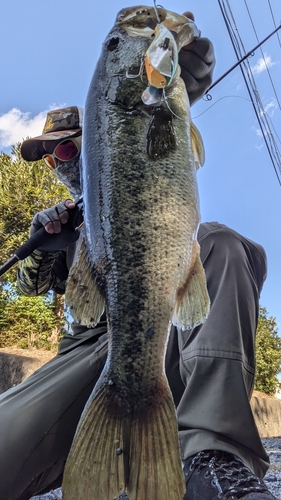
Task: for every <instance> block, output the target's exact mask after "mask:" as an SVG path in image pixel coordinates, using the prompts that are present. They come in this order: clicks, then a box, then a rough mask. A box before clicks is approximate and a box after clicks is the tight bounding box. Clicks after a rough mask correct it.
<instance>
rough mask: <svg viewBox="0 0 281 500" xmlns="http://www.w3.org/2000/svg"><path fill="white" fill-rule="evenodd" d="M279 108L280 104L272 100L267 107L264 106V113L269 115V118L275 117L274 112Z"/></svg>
mask: <svg viewBox="0 0 281 500" xmlns="http://www.w3.org/2000/svg"><path fill="white" fill-rule="evenodd" d="M277 108H278V104H277V102H276V99H271V101H269V102H268V103H267V104H266V105H265V106H264V111H265V113H267V114H268V115H269V116H273V115H274V111H276V109H277Z"/></svg>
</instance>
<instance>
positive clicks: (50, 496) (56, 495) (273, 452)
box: [30, 438, 281, 500]
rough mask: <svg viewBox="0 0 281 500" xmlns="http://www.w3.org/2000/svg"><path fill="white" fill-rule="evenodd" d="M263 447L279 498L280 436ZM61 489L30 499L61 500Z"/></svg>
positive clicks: (269, 476) (267, 479)
mask: <svg viewBox="0 0 281 500" xmlns="http://www.w3.org/2000/svg"><path fill="white" fill-rule="evenodd" d="M262 442H263V444H264V447H265V449H266V451H267V453H268V454H269V457H270V461H271V465H270V468H269V470H268V473H267V474H266V476H265V478H264V480H265V482H266V485H267V487H268V489H269V490H270V491H271V493H272V494H273V495H275V497H276V498H277V499H278V500H281V438H270V439H263V440H262ZM122 497H123V500H125V499H128V497H126V496H125V495H124V496H123V495H121V497H120V499H121V498H122ZM61 498H62V494H61V489H60V488H58V489H57V490H55V491H52V492H50V493H47V494H45V495H39V496H35V497H32V499H30V500H61Z"/></svg>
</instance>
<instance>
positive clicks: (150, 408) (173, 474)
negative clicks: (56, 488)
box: [62, 377, 185, 500]
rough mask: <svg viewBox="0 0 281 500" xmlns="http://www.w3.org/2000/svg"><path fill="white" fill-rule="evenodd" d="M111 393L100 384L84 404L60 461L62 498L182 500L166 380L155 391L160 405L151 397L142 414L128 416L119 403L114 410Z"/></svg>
mask: <svg viewBox="0 0 281 500" xmlns="http://www.w3.org/2000/svg"><path fill="white" fill-rule="evenodd" d="M112 388H113V385H111V386H110V385H108V383H107V384H106V383H105V384H103V385H102V386H101V388H99V389H100V390H99V389H98V391H97V392H98V393H95V390H94V393H93V394H92V395H91V396H90V398H89V400H88V402H87V404H86V408H85V410H84V412H83V414H82V417H81V419H80V422H79V424H78V428H77V431H76V434H75V437H74V440H73V444H72V447H71V450H70V453H69V456H68V459H67V462H66V467H65V471H64V477H63V484H62V491H63V498H64V499H65V500H77V499H78V498H79V499H82V498H83V500H92V499H95V498H96V499H103V500H112V499H113V498H116V497H118V496H119V495H120V493H122V492H124V491H126V492H127V494H128V497H129V498H130V500H148V499H149V500H159V499H160V498H161V500H171V498H173V500H182V498H183V495H184V492H185V483H184V476H183V472H182V466H181V459H180V449H179V441H178V427H177V420H176V413H175V408H174V403H173V400H172V396H171V393H170V390H169V388H168V385H167V381H166V379H164V377H163V383H162V382H161V384H160V387H159V389H160V391H159V392H156V394H161V400H160V401H155V394H154V393H153V397H152V396H151V399H152V400H153V402H152V401H150V404H148V405H147V406H146V405H144V406H143V408H142V410H140V408H138V410H134V408H131V410H129V411H128V407H129V404H128V403H127V406H126V407H125V406H124V407H123V406H122V403H121V402H120V400H119V403H118V404H115V405H114V403H113V401H114V395H115V396H116V392H115V391H114V388H113V389H112ZM110 389H111V390H110ZM115 389H117V387H115ZM117 392H118V389H117ZM117 397H118V394H117ZM116 399H117V398H116ZM120 399H121V401H122V399H124V395H122V397H121V398H120ZM139 402H140V401H139V400H138V404H139ZM154 402H155V404H154ZM171 493H172V495H171Z"/></svg>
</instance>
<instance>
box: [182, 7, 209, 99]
mask: <svg viewBox="0 0 281 500" xmlns="http://www.w3.org/2000/svg"><path fill="white" fill-rule="evenodd" d="M183 15H184V16H186V17H188V18H189V19H191V20H192V21H194V16H193V14H192V13H191V12H185V13H184V14H183ZM215 62H216V61H215V54H214V47H213V44H212V42H211V41H210V40H209V39H208V38H201V37H199V38H196V39H195V40H193V41H192V42H191V43H189V44H188V45H185V46H184V47H182V49H181V51H180V53H179V64H180V66H181V77H182V79H183V81H184V83H185V86H186V90H187V93H188V97H189V101H190V105H191V106H192V105H193V104H194V103H195V102H196V101H198V100H199V99H200V98H201V97H202V96H203V95H204V93H205V92H206V90H207V89H208V88H209V87H210V85H211V83H212V75H213V70H214V67H215Z"/></svg>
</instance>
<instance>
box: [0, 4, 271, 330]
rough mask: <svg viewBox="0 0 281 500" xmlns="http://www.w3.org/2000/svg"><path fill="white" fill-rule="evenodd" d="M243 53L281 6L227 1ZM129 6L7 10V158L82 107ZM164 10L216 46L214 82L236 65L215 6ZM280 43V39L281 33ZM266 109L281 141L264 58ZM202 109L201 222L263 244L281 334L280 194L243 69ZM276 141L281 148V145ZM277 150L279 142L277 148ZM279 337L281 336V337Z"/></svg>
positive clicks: (266, 292)
mask: <svg viewBox="0 0 281 500" xmlns="http://www.w3.org/2000/svg"><path fill="white" fill-rule="evenodd" d="M229 4H230V6H231V8H232V11H233V15H234V18H235V22H236V25H237V27H238V30H239V34H240V36H241V38H242V40H243V44H244V46H245V50H246V52H248V51H250V50H251V49H252V48H253V47H254V46H255V45H256V44H257V39H256V36H255V33H254V30H253V27H252V25H251V22H250V18H249V15H248V12H247V8H246V7H248V9H249V11H250V14H251V16H252V19H253V22H254V26H255V29H256V33H257V35H258V38H259V39H260V40H262V39H263V38H265V37H266V36H267V35H268V34H269V33H270V32H271V31H273V29H274V24H273V20H272V17H271V11H270V7H271V10H272V12H273V15H274V18H275V22H276V24H277V25H279V24H280V22H281V2H280V0H270V1H269V0H247V2H246V1H245V0H230V1H229ZM130 5H136V2H135V1H130V0H127V1H126V2H125V3H123V2H121V1H120V0H114V2H112V0H103V1H100V2H97V1H95V2H94V1H93V0H80V1H79V2H78V3H77V1H75V2H74V1H73V0H48V2H38V0H25V1H24V2H23V1H22V0H10V1H9V2H4V3H3V5H2V7H1V14H2V16H1V18H2V23H1V31H0V47H1V49H0V67H1V79H0V89H1V92H0V96H1V98H0V150H1V151H4V152H7V153H10V150H11V145H12V144H15V143H16V142H17V141H20V140H22V138H24V137H26V136H27V135H29V136H32V135H38V134H40V133H41V130H42V127H43V124H44V121H45V115H46V112H47V111H48V110H49V109H50V108H54V107H61V106H64V105H78V106H82V107H83V106H84V103H85V99H86V94H87V90H88V86H89V83H90V80H91V76H92V74H93V71H94V68H95V64H96V61H97V59H98V57H99V54H100V50H101V44H102V42H103V40H104V38H105V36H106V34H107V33H108V31H109V30H110V28H111V26H112V25H113V23H114V20H115V16H116V14H117V12H118V11H119V10H120V9H121V8H123V7H126V6H130ZM162 5H163V6H164V7H165V8H167V9H170V10H174V11H176V12H179V13H182V12H184V11H186V10H191V11H192V12H194V14H195V18H196V23H197V25H198V27H199V29H200V30H201V32H202V36H207V37H209V38H210V39H211V40H212V41H213V43H214V46H215V52H216V59H217V64H216V68H215V73H214V81H215V80H216V79H217V78H219V77H220V76H221V75H222V74H223V73H224V72H225V71H227V70H228V69H229V68H230V67H231V66H232V65H233V64H235V62H236V56H235V54H234V51H233V48H232V45H231V42H230V39H229V35H228V33H227V30H226V27H225V24H224V21H223V18H222V15H221V11H220V9H219V4H218V2H217V1H216V0H199V1H198V0H189V2H186V3H185V2H184V1H183V0H173V2H166V3H165V4H163V3H162ZM279 38H280V39H281V30H280V31H279ZM262 49H263V52H264V55H265V57H266V61H267V66H268V68H269V71H270V75H271V78H272V81H273V83H274V87H275V91H276V94H277V97H278V98H279V99H280V100H281V79H280V70H281V48H280V44H279V41H278V39H277V36H276V35H275V36H274V37H272V38H271V39H270V40H269V41H268V42H266V43H265V44H264V45H263V46H262ZM249 61H250V64H251V67H252V68H253V71H254V74H255V80H256V84H257V88H258V91H259V94H260V96H261V99H262V102H263V105H264V107H265V109H266V110H267V113H268V116H269V117H270V120H271V123H272V125H273V126H274V129H275V130H276V132H277V134H279V138H280V137H281V130H280V125H281V112H280V108H279V106H278V102H277V99H276V96H275V93H274V90H273V87H272V85H271V83H270V79H269V77H268V74H267V71H266V68H265V65H264V63H263V60H262V54H261V52H260V50H257V51H256V53H255V54H254V55H253V57H251V58H250V59H249ZM211 95H212V100H211V101H206V100H201V101H199V102H198V103H197V104H196V105H195V106H194V107H193V108H192V116H193V119H194V122H195V124H196V126H197V127H198V128H199V130H200V131H201V134H202V136H203V139H204V144H205V149H206V163H205V166H204V167H203V168H202V169H201V170H200V171H199V173H198V183H199V190H200V198H201V218H202V220H203V221H211V220H217V221H219V222H222V223H224V224H227V225H229V226H230V227H232V228H234V229H235V230H237V231H239V232H241V233H242V234H243V235H245V236H247V237H249V238H250V239H253V240H256V241H257V242H259V243H260V244H262V245H263V246H264V248H265V250H266V252H267V256H268V278H267V281H266V283H265V285H264V289H263V292H262V296H261V303H262V305H264V306H265V307H266V308H267V309H268V312H269V314H270V315H272V316H274V317H275V318H276V320H277V323H278V325H280V326H281V309H280V306H281V224H280V216H281V187H280V185H279V183H278V180H277V177H276V174H275V172H274V169H273V166H272V164H271V161H270V157H269V155H268V152H267V149H266V146H265V143H264V140H263V138H262V137H261V135H260V131H259V126H258V122H257V119H256V116H255V114H254V110H253V107H252V105H251V102H250V101H249V96H248V93H247V90H246V87H245V84H244V80H243V78H242V74H241V71H240V69H239V68H237V69H235V70H234V71H233V72H232V73H231V74H230V75H229V76H227V77H226V78H225V79H224V80H223V81H222V82H221V83H219V84H218V85H217V86H216V87H215V88H214V89H213V91H212V92H211ZM278 140H279V139H278ZM278 146H279V148H281V146H280V140H279V143H278ZM280 332H281V327H280V330H279V333H280Z"/></svg>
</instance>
